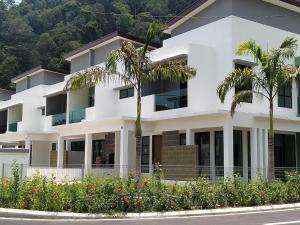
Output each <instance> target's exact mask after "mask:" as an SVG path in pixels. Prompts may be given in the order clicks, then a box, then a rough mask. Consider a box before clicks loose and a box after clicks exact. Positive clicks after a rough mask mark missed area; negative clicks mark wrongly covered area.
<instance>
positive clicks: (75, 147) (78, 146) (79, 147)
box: [71, 141, 84, 152]
mask: <svg viewBox="0 0 300 225" xmlns="http://www.w3.org/2000/svg"><path fill="white" fill-rule="evenodd" d="M71 151H73V152H83V151H84V141H74V142H71Z"/></svg>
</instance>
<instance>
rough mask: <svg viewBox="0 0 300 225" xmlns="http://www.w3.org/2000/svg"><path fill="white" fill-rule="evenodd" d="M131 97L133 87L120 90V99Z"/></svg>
mask: <svg viewBox="0 0 300 225" xmlns="http://www.w3.org/2000/svg"><path fill="white" fill-rule="evenodd" d="M133 96H134V88H133V87H131V88H126V89H122V90H120V99H123V98H130V97H133Z"/></svg>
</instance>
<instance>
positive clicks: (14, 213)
mask: <svg viewBox="0 0 300 225" xmlns="http://www.w3.org/2000/svg"><path fill="white" fill-rule="evenodd" d="M297 208H299V209H300V203H293V204H283V205H267V206H256V207H239V208H222V209H207V210H186V211H169V212H143V213H117V214H113V215H110V214H90V213H72V212H46V211H35V210H24V209H8V208H0V217H5V218H26V219H75V220H76V219H112V218H126V219H128V218H132V219H144V218H160V217H188V216H207V215H222V214H233V213H250V212H259V211H273V210H285V209H297Z"/></svg>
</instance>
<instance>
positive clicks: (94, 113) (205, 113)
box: [0, 16, 300, 178]
mask: <svg viewBox="0 0 300 225" xmlns="http://www.w3.org/2000/svg"><path fill="white" fill-rule="evenodd" d="M299 22H300V21H299ZM288 36H293V37H295V38H296V39H298V40H299V43H300V34H299V33H291V32H288V31H285V30H282V29H278V28H275V27H271V26H267V25H263V24H260V23H257V22H253V21H251V20H250V19H249V20H247V19H242V18H238V17H232V16H228V17H225V18H222V19H219V20H217V21H214V22H211V23H209V24H207V25H204V26H200V27H198V28H196V29H193V30H190V31H188V32H185V33H182V34H179V35H177V36H174V37H171V38H169V39H167V40H165V41H164V42H163V46H162V47H161V48H159V49H156V50H153V51H152V52H151V57H152V59H153V60H154V61H158V60H163V59H166V58H171V57H176V56H179V55H186V56H187V59H188V64H189V65H190V66H192V67H194V68H196V69H197V75H196V77H195V78H193V79H191V80H189V81H188V84H187V107H183V108H177V109H170V110H163V111H156V110H155V104H156V95H155V94H152V95H148V96H145V97H143V98H142V121H143V124H142V126H143V135H144V136H149V138H150V144H149V148H150V151H149V156H148V160H149V168H150V171H149V173H151V169H152V168H153V166H152V164H153V162H154V161H153V157H154V156H153V154H154V153H153V151H152V148H154V147H153V146H152V145H153V140H152V138H153V136H155V135H161V134H162V133H163V132H168V131H178V132H179V133H185V134H186V145H194V144H198V145H199V143H197V141H196V140H195V137H196V136H195V134H196V133H202V134H203V133H208V134H209V140H208V144H207V145H209V147H208V148H209V156H205V157H208V158H209V165H208V167H209V170H210V176H211V177H212V178H215V177H216V176H217V175H216V167H217V165H216V162H217V161H218V159H216V157H217V156H216V148H217V147H216V133H215V132H216V131H222V132H223V143H222V148H223V149H222V151H223V153H222V158H223V159H222V160H223V165H222V166H221V167H223V169H222V170H221V171H222V173H224V175H225V176H231V175H232V174H233V173H234V168H235V167H242V168H241V170H242V171H243V177H244V178H248V176H249V175H250V174H251V177H255V176H256V175H257V174H258V173H259V174H262V175H266V168H267V161H268V160H267V157H268V156H267V144H268V143H267V142H268V141H267V137H268V127H269V123H268V104H267V102H266V101H265V100H264V99H259V98H257V97H255V96H254V98H253V102H252V103H245V104H243V106H241V107H240V108H238V110H237V113H236V115H235V116H234V117H233V118H231V117H230V105H231V100H232V96H233V94H234V90H232V92H231V93H230V94H228V96H227V98H226V101H225V103H224V104H222V103H221V102H220V100H219V98H218V96H217V94H216V89H217V86H218V85H219V84H220V83H221V81H223V79H224V78H225V76H226V75H227V74H228V73H230V72H231V71H232V70H233V69H234V66H235V62H239V63H247V64H251V63H254V62H252V59H251V58H248V57H245V58H244V57H240V56H237V55H235V49H236V48H237V47H238V46H239V44H240V43H241V42H243V41H245V40H249V39H253V40H255V41H256V42H258V43H259V44H261V45H262V46H263V47H264V48H265V49H271V48H273V47H274V48H275V47H278V46H279V45H280V43H281V42H282V41H283V40H284V39H285V38H286V37H288ZM101 48H102V46H100V47H99V50H100V51H101ZM297 56H300V48H299V49H298V52H297ZM78 57H80V56H78ZM78 57H77V58H76V57H74V59H76V60H74V59H71V64H72V63H75V62H76V63H78V59H79V58H78ZM103 63H104V62H103ZM103 63H102V64H99V65H98V66H101V65H103ZM290 63H291V64H293V63H294V61H291V62H290ZM86 68H88V67H86ZM71 75H72V74H71ZM71 75H67V76H65V77H64V81H62V82H59V83H56V84H52V85H38V86H35V87H33V88H30V89H27V90H24V91H22V92H19V93H16V94H14V95H12V97H11V99H10V100H8V101H2V102H0V111H3V110H7V111H8V114H7V126H8V128H9V124H10V123H17V131H16V132H10V131H7V132H6V133H3V134H0V143H2V145H9V144H10V145H14V144H15V145H16V144H18V145H23V146H24V147H25V148H28V149H31V160H30V162H28V163H31V164H32V166H34V167H35V169H36V167H37V166H51V159H50V158H51V151H52V150H54V149H56V150H57V162H56V166H57V167H59V168H63V167H71V168H73V167H76V171H75V172H76V176H75V177H79V174H80V171H79V172H78V169H77V168H78V167H81V166H83V167H84V169H85V171H86V172H87V171H89V172H90V171H91V172H94V173H97V172H98V173H101V174H102V175H120V176H126V175H127V174H128V172H129V171H130V170H131V169H133V168H134V167H135V139H134V120H135V117H136V98H135V96H134V97H128V98H123V99H120V97H119V96H120V89H122V84H121V83H119V82H111V83H109V84H108V85H101V84H99V85H97V86H96V87H95V94H94V96H95V98H94V104H93V106H91V107H89V90H88V89H82V90H79V91H72V92H66V91H65V90H64V87H65V85H66V82H67V81H68V79H69V78H70V76H71ZM123 89H124V87H123ZM62 93H63V94H66V105H65V112H64V113H65V120H66V122H65V123H66V124H62V125H58V126H53V117H54V116H53V115H47V107H48V106H47V104H48V103H46V102H47V101H46V99H47V98H50V97H53V96H56V95H60V94H62ZM298 93H299V92H298V86H297V85H296V81H295V82H294V83H293V86H292V108H283V107H278V103H277V98H276V101H275V102H274V106H275V108H274V117H275V130H276V133H278V134H290V135H294V136H295V138H294V149H293V150H291V151H294V153H293V154H294V155H295V158H294V164H293V167H295V168H296V167H297V168H298V167H300V165H298V163H299V162H300V161H299V157H300V156H299V155H298V153H300V151H298V145H297V140H298V138H297V137H296V136H297V133H300V117H298V104H297V103H298V97H300V96H298ZM135 95H136V93H135ZM43 107H45V108H46V115H42V111H41V108H43ZM72 112H75V114H72ZM78 113H79V114H80V113H81V114H80V115H83V114H84V116H83V118H82V121H81V122H80V121H79V122H76V123H70V122H71V120H73V119H74V118H75V117H76V115H77V114H78ZM82 113H83V114H82ZM20 115H21V116H20ZM73 116H74V118H73ZM71 117H72V118H71ZM75 119H76V118H75ZM234 130H238V131H241V141H242V142H241V143H242V144H241V152H242V156H239V157H241V158H240V160H236V159H235V158H234V157H235V154H234V151H236V150H234V149H235V147H234V143H235V142H234ZM107 134H114V137H113V138H112V140H114V143H113V144H112V143H106V142H105V140H107ZM248 135H249V137H248ZM93 140H94V141H95V140H99V141H100V140H102V141H104V142H102V144H103V145H105V146H106V145H112V146H113V147H114V152H113V153H111V152H110V153H107V156H103V154H104V153H94V154H100V155H101V154H102V155H101V157H100V156H99V158H101V160H102V161H103V160H104V158H105V163H101V165H102V166H99V165H98V164H97V165H96V163H95V162H96V161H97V160H96V159H93V149H94V148H95V147H94V145H96V144H97V143H98V142H97V143H96V142H94V141H93ZM80 141H83V142H84V146H83V147H84V148H83V151H77V150H75V151H73V150H72V146H73V148H74V149H75V148H76V146H75V147H74V145H72V143H74V142H77V143H80ZM54 143H55V144H54ZM95 143H96V144H95ZM55 145H56V147H53V146H55ZM206 147H207V146H206ZM199 148H200V149H199V151H200V152H201V147H199ZM65 150H66V151H67V152H69V153H68V157H67V158H68V159H67V161H66V159H65V157H66V155H65V153H64V151H65ZM102 150H103V149H102V148H101V151H102ZM203 151H204V150H203ZM105 154H106V153H105ZM109 155H111V156H109ZM112 155H114V156H113V159H112V164H114V165H110V160H109V157H112ZM237 155H239V153H238V154H237ZM218 157H220V156H218ZM249 157H250V158H249ZM95 160H96V161H95ZM98 160H100V159H98ZM200 161H201V160H200ZM236 161H241V162H242V165H241V166H240V165H235V164H236V163H238V164H240V162H236ZM250 163H251V166H250V165H249V164H250ZM93 164H94V165H93ZM103 165H106V166H103ZM52 166H53V165H52ZM199 166H200V167H201V166H203V165H200V164H199ZM205 166H206V164H205ZM248 167H250V169H248ZM287 167H288V166H287ZM44 170H45V169H44ZM44 170H43V171H44ZM52 170H53V168H52V169H51V171H52ZM223 170H224V171H223ZM49 171H50V169H49ZM99 171H100V172H99ZM248 171H250V172H248ZM31 172H32V171H31ZM73 172H74V171H73ZM50 173H51V172H50ZM70 173H72V172H70Z"/></svg>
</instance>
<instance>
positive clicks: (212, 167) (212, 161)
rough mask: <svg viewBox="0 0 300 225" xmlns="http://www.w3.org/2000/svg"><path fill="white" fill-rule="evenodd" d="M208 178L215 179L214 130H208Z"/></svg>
mask: <svg viewBox="0 0 300 225" xmlns="http://www.w3.org/2000/svg"><path fill="white" fill-rule="evenodd" d="M209 140H210V143H209V146H210V179H211V180H213V181H214V180H216V160H215V159H216V155H215V132H214V131H210V138H209Z"/></svg>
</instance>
